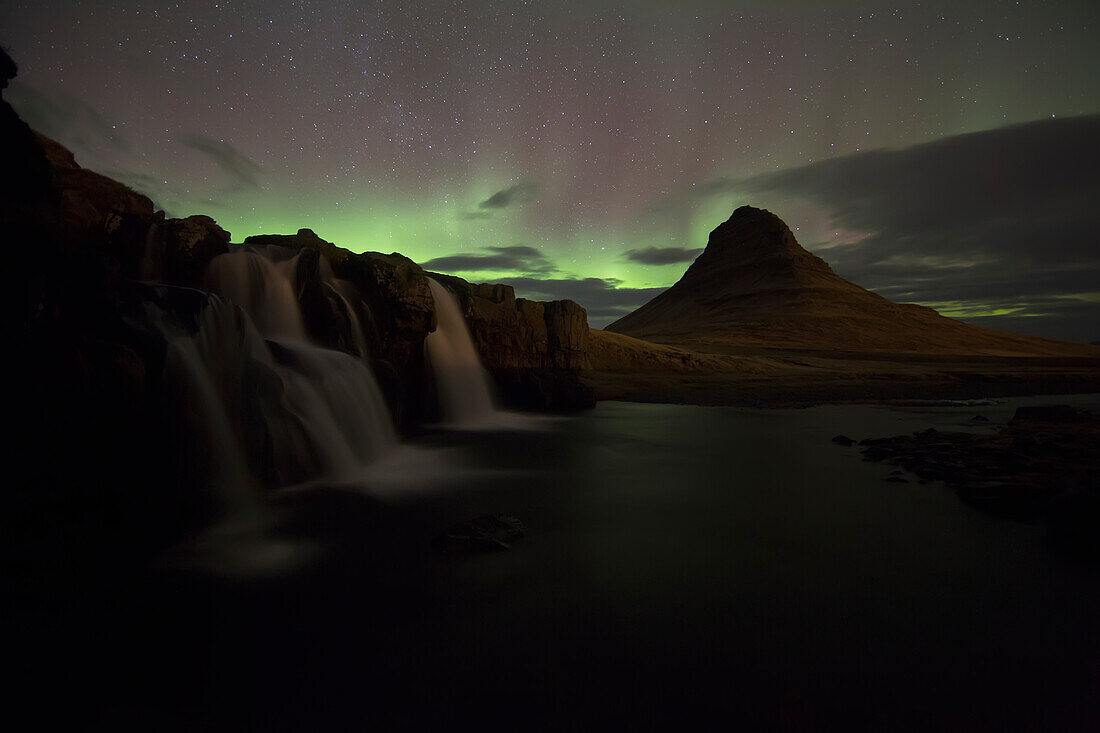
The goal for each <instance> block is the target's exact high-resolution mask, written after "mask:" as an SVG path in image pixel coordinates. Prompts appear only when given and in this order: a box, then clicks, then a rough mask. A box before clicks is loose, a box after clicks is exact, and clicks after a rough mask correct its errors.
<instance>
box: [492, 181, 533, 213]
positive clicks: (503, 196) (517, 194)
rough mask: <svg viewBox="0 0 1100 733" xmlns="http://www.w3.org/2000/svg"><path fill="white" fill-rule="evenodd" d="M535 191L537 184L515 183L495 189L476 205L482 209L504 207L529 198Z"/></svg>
mask: <svg viewBox="0 0 1100 733" xmlns="http://www.w3.org/2000/svg"><path fill="white" fill-rule="evenodd" d="M537 192H538V186H536V185H535V184H533V183H529V182H522V183H517V184H516V185H514V186H509V187H508V188H504V189H501V190H500V191H497V192H496V193H494V194H493V195H492V196H490V197H489V198H487V199H485V200H484V201H482V202H481V203H480V204H478V206H479V207H480V208H482V209H505V208H507V207H509V206H511V205H513V204H518V203H523V202H524V201H527V200H529V199H531V198H532V197H534V195H535V194H536V193H537Z"/></svg>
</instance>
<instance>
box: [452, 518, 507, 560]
mask: <svg viewBox="0 0 1100 733" xmlns="http://www.w3.org/2000/svg"><path fill="white" fill-rule="evenodd" d="M521 537H523V523H522V522H520V521H519V520H518V519H516V518H515V517H509V516H507V515H505V514H486V515H483V516H480V517H475V518H473V519H471V520H469V521H466V522H462V523H461V524H456V525H454V526H453V527H450V528H448V529H447V530H446V531H444V532H442V533H441V534H439V535H438V536H437V537H436V538H435V539H434V540H433V541H432V546H433V547H434V548H435V549H436V550H438V551H440V552H442V553H444V554H448V555H459V554H465V553H471V552H495V551H498V550H508V549H511V543H512V542H515V541H516V540H518V539H520V538H521Z"/></svg>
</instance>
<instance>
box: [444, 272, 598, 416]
mask: <svg viewBox="0 0 1100 733" xmlns="http://www.w3.org/2000/svg"><path fill="white" fill-rule="evenodd" d="M429 274H430V275H431V276H432V277H433V278H435V279H436V280H438V281H439V282H440V283H441V284H443V285H444V286H445V287H447V288H448V289H449V290H450V291H451V292H453V293H454V294H455V295H456V296H457V297H458V301H459V304H460V305H461V307H462V311H463V314H464V315H465V317H466V321H467V323H468V324H469V326H470V336H471V338H472V339H473V341H474V346H475V347H476V348H477V350H478V353H479V354H480V355H481V358H482V361H483V363H484V365H485V368H486V369H488V370H489V373H490V374H492V375H493V377H494V378H495V380H496V382H497V385H498V386H499V387H500V390H501V395H502V397H503V398H504V400H505V402H506V403H508V404H510V405H513V406H515V407H519V408H522V409H532V410H550V411H555V412H561V411H568V410H575V409H582V408H587V407H591V406H593V405H594V404H595V403H596V398H595V394H594V392H593V391H592V390H591V389H590V388H589V387H587V386H586V385H584V384H582V383H581V381H580V379H579V378H578V376H577V373H578V372H579V370H580V369H582V368H584V367H585V366H586V353H587V347H588V335H589V332H588V315H587V313H586V312H585V310H584V308H582V307H581V306H579V305H577V304H576V303H574V302H573V301H571V300H555V301H551V302H548V303H541V302H537V301H531V300H525V299H523V298H516V293H515V290H514V289H513V288H512V287H511V286H509V285H485V284H483V285H474V284H471V283H468V282H466V281H465V280H463V279H462V278H458V277H454V276H452V275H443V274H439V273H429Z"/></svg>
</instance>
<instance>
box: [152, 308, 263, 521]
mask: <svg viewBox="0 0 1100 733" xmlns="http://www.w3.org/2000/svg"><path fill="white" fill-rule="evenodd" d="M148 313H149V316H150V320H151V321H152V322H153V324H154V325H156V326H157V327H158V328H159V329H160V331H161V333H162V334H163V335H164V337H165V339H166V340H167V342H168V351H167V356H166V361H165V386H166V388H167V389H168V390H169V392H170V394H172V396H174V397H176V398H178V399H180V401H181V404H182V406H183V415H182V416H181V417H182V422H183V423H184V425H186V426H187V428H189V430H188V432H186V433H185V439H184V440H183V441H181V445H180V449H181V454H180V460H181V465H180V466H179V467H178V468H177V473H180V474H182V475H190V476H192V477H193V479H194V480H195V481H196V482H198V483H201V484H204V485H206V486H209V488H210V490H211V494H212V498H213V500H214V502H215V503H216V504H217V505H218V509H219V510H220V512H221V514H222V515H223V516H225V517H227V518H232V519H254V518H255V517H257V516H258V515H259V513H260V502H259V496H258V494H257V486H256V482H255V480H254V478H253V476H252V473H251V471H250V470H249V468H248V461H247V459H246V457H245V453H244V449H243V446H242V442H241V440H240V435H241V431H240V429H239V422H240V416H239V410H238V409H236V408H237V406H238V405H239V403H240V400H239V391H240V388H241V379H240V377H241V374H242V373H243V371H244V364H245V363H246V362H247V361H248V360H249V359H251V358H253V357H255V356H256V355H259V354H262V353H263V352H264V351H265V350H266V347H265V346H264V343H263V340H262V339H260V337H259V335H258V334H257V333H255V330H254V329H253V328H252V327H251V323H249V322H248V317H247V316H245V315H244V314H242V313H241V312H240V311H239V310H238V309H236V308H234V307H233V305H232V304H231V303H228V302H226V301H224V300H222V299H221V298H218V297H217V296H210V297H209V299H208V301H207V304H206V307H205V308H203V310H202V312H201V313H200V315H199V327H198V330H197V331H196V332H195V334H194V335H186V334H182V333H179V332H178V330H177V329H176V328H174V327H172V326H170V325H168V319H166V318H165V314H164V313H163V312H161V311H160V310H159V309H157V308H156V307H154V306H150V307H149V310H148Z"/></svg>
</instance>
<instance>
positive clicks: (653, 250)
mask: <svg viewBox="0 0 1100 733" xmlns="http://www.w3.org/2000/svg"><path fill="white" fill-rule="evenodd" d="M702 253H703V249H702V248H701V247H700V248H699V249H687V248H685V247H646V248H644V249H628V250H627V251H626V252H625V253H623V256H624V257H626V259H628V260H631V261H633V262H639V263H641V264H643V265H675V264H677V263H680V262H691V261H693V260H694V259H695V258H696V257H698V256H699V255H701V254H702Z"/></svg>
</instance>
